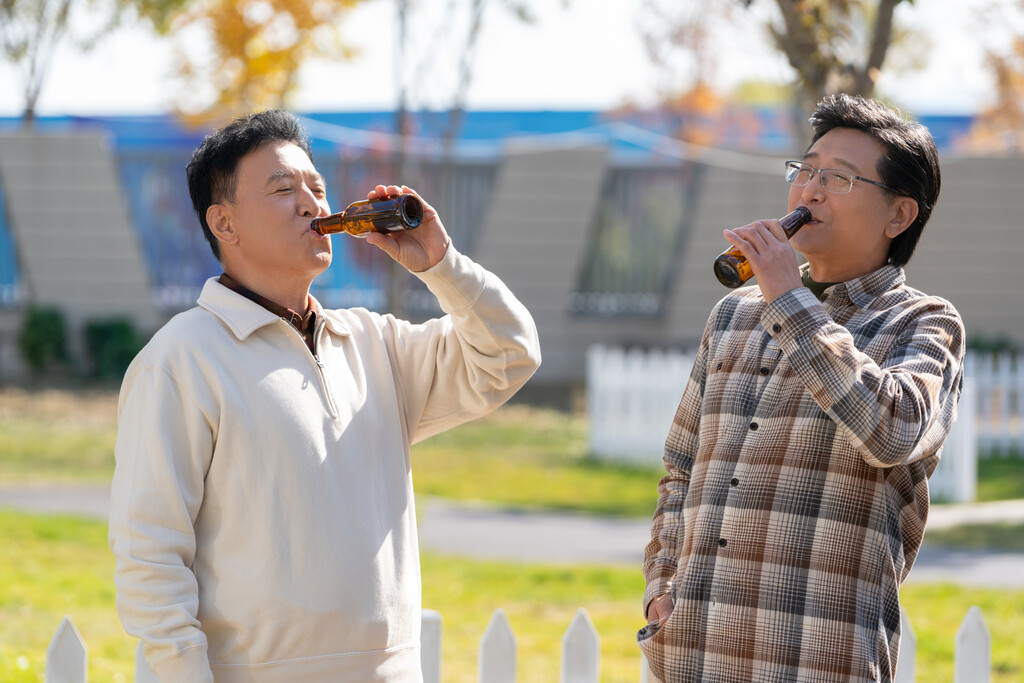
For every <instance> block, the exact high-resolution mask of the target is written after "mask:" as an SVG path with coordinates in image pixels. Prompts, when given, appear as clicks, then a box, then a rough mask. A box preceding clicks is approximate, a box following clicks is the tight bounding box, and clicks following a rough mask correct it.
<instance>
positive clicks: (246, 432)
mask: <svg viewBox="0 0 1024 683" xmlns="http://www.w3.org/2000/svg"><path fill="white" fill-rule="evenodd" d="M419 276H420V277H421V279H422V280H423V281H424V283H426V285H427V286H428V287H429V288H430V290H431V291H432V292H433V293H434V294H435V295H436V296H437V297H438V300H439V301H440V304H441V307H442V309H443V310H444V312H445V313H446V315H445V316H444V317H442V318H439V319H435V320H431V321H428V322H426V323H424V324H421V325H414V324H410V323H408V322H405V321H401V320H397V319H395V318H394V317H392V316H388V315H378V314H375V313H371V312H369V311H366V310H363V309H345V310H327V311H321V312H322V315H321V317H320V323H318V329H317V332H316V334H317V357H314V356H313V354H311V353H310V352H309V350H308V349H307V347H306V346H305V344H304V343H303V341H302V338H301V337H300V335H299V334H298V332H297V331H296V330H295V329H294V328H292V327H291V326H290V325H289V324H288V323H287V322H285V321H284V320H283V319H281V318H278V317H276V316H275V315H273V314H272V313H270V312H269V311H267V310H266V309H264V308H263V307H261V306H259V305H258V304H255V303H253V302H251V301H249V300H248V299H246V298H245V297H242V296H240V295H238V294H236V293H234V292H232V291H230V290H229V289H227V288H225V287H224V286H222V285H221V284H219V283H218V282H217V281H216V279H211V280H209V281H208V282H207V283H206V285H205V287H204V288H203V292H202V295H201V296H200V298H199V302H198V306H197V307H195V308H193V309H190V310H188V311H186V312H184V313H182V314H180V315H178V316H176V317H174V318H173V319H172V320H171V321H170V322H169V323H168V324H167V325H166V326H164V327H163V328H162V329H161V330H160V331H159V332H158V333H157V334H156V335H155V336H154V337H153V339H152V340H151V341H150V342H149V344H147V346H146V347H145V348H144V349H143V350H142V352H141V353H140V354H139V355H138V357H137V358H136V359H135V360H134V362H133V363H132V364H131V366H130V367H129V369H128V371H127V373H126V375H125V379H124V383H123V385H122V388H121V394H120V402H119V408H118V412H119V416H118V425H119V426H118V438H117V446H116V450H115V455H116V460H117V464H116V469H115V473H114V479H113V484H112V491H111V500H112V506H111V517H110V532H109V536H110V538H109V540H110V546H111V549H112V550H113V553H114V555H115V558H116V569H115V576H114V582H115V585H116V588H117V609H118V613H119V615H120V617H121V620H122V622H123V624H124V626H125V629H126V630H127V631H128V633H130V634H132V635H134V636H137V637H139V638H141V639H142V640H143V643H144V652H145V656H146V659H147V661H148V662H149V665H150V667H151V668H152V669H153V671H154V672H155V673H156V674H157V675H158V676H159V677H160V679H161V680H162V681H182V682H187V683H202V682H206V681H214V680H215V681H217V682H218V683H234V682H236V681H238V682H240V681H247V682H253V683H261V682H264V681H267V682H269V681H274V682H279V681H302V682H304V683H313V682H316V681H325V682H326V681H330V682H331V683H342V682H348V681H352V682H358V683H367V682H368V681H403V682H405V681H418V680H420V677H421V675H420V653H419V638H420V633H419V630H420V567H419V548H418V543H417V535H416V517H415V510H414V504H413V488H412V474H411V471H412V470H411V463H410V457H409V446H410V444H411V443H414V442H416V441H419V440H421V439H423V438H426V437H428V436H430V435H432V434H436V433H438V432H440V431H442V430H445V429H448V428H450V427H453V426H455V425H458V424H460V423H463V422H466V421H468V420H471V419H473V418H477V417H480V416H482V415H485V414H487V413H488V412H490V411H492V410H494V409H495V408H496V407H498V406H499V405H501V404H502V403H503V402H505V401H506V400H507V399H508V398H509V397H511V396H512V395H513V394H514V393H515V392H516V390H518V389H519V387H521V386H522V385H523V384H524V383H525V382H526V380H527V379H528V378H529V377H530V376H531V375H532V374H533V372H534V370H535V369H536V368H537V366H538V364H539V362H540V346H539V342H538V338H537V332H536V328H535V326H534V323H533V320H532V318H531V317H530V315H529V313H528V312H527V311H526V309H525V308H524V307H523V306H522V304H521V303H519V301H517V300H516V299H515V297H514V296H513V295H512V294H511V292H509V290H508V289H507V288H506V287H505V286H504V285H503V284H502V283H501V282H500V281H499V280H498V278H497V277H495V276H494V275H493V274H490V273H488V272H487V271H485V270H484V269H483V268H481V267H480V266H479V265H477V264H475V263H473V262H472V261H471V260H470V259H469V258H467V257H466V256H463V255H461V254H459V253H458V252H457V251H456V250H455V249H454V248H452V247H450V248H449V249H448V252H447V254H446V255H445V257H444V259H443V260H442V261H441V262H440V263H438V264H437V265H436V266H434V267H433V268H431V269H430V270H428V271H426V272H424V273H420V274H419ZM317 306H318V308H319V304H317Z"/></svg>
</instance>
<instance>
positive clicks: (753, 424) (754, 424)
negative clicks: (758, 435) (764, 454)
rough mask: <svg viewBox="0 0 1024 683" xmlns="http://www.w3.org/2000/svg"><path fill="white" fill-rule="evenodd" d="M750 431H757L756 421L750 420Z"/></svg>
mask: <svg viewBox="0 0 1024 683" xmlns="http://www.w3.org/2000/svg"><path fill="white" fill-rule="evenodd" d="M750 431H752V432H756V431H757V423H756V422H751V423H750Z"/></svg>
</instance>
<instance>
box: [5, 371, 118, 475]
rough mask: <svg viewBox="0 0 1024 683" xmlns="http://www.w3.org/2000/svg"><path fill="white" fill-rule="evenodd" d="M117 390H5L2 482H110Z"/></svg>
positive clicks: (115, 429) (115, 434) (115, 426)
mask: <svg viewBox="0 0 1024 683" xmlns="http://www.w3.org/2000/svg"><path fill="white" fill-rule="evenodd" d="M116 405H117V394H116V392H114V391H110V390H107V391H101V390H91V391H68V390H48V391H36V392H26V391H21V390H16V389H5V390H3V391H0V483H23V482H28V481H46V482H82V483H98V482H109V481H110V477H111V475H112V473H113V471H114V442H115V441H116V439H117V422H116V419H117V418H116Z"/></svg>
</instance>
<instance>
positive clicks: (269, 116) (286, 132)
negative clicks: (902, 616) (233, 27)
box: [185, 109, 313, 261]
mask: <svg viewBox="0 0 1024 683" xmlns="http://www.w3.org/2000/svg"><path fill="white" fill-rule="evenodd" d="M267 142H290V143H293V144H295V145H297V146H298V147H300V148H301V149H302V151H304V152H305V153H306V155H307V156H308V157H309V158H310V160H312V159H313V153H312V151H311V150H310V144H309V138H308V136H307V135H306V133H305V131H304V130H303V128H302V125H301V124H300V123H299V120H298V119H297V118H295V116H293V115H292V114H289V113H288V112H286V111H281V110H279V109H270V110H267V111H262V112H258V113H255V114H246V115H244V116H240V117H238V118H236V119H235V120H234V121H232V122H231V123H229V124H228V125H226V126H224V127H223V128H221V129H220V130H218V131H216V132H214V133H212V134H211V135H209V136H207V137H206V138H205V139H204V140H203V142H202V143H201V144H200V145H199V147H197V148H196V150H195V151H194V152H193V153H192V159H191V160H190V161H189V162H188V166H187V167H186V169H185V174H186V176H187V177H188V193H189V196H190V197H191V198H192V208H193V209H195V212H196V216H198V217H199V224H200V225H201V226H202V228H203V236H204V237H205V238H206V241H207V242H208V243H209V244H210V249H211V250H213V255H214V256H215V257H217V260H218V261H219V260H220V244H219V243H218V242H217V238H216V237H214V235H213V232H211V231H210V226H209V224H208V223H207V222H206V210H207V209H209V208H210V206H212V205H213V204H220V203H222V202H233V201H234V200H235V190H236V189H237V187H238V164H239V162H240V161H241V160H242V157H244V156H245V155H247V154H249V153H250V152H253V151H255V150H256V148H258V147H259V146H260V145H262V144H264V143H267Z"/></svg>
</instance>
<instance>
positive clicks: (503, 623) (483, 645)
mask: <svg viewBox="0 0 1024 683" xmlns="http://www.w3.org/2000/svg"><path fill="white" fill-rule="evenodd" d="M902 626H903V628H902V631H903V635H902V641H901V643H900V656H899V664H898V665H897V667H896V677H895V681H896V683H914V681H915V675H916V673H915V669H916V662H917V636H916V635H915V634H914V629H913V627H912V626H911V625H910V620H909V619H908V617H907V613H906V612H903V613H902ZM420 646H421V658H420V662H421V667H422V671H423V683H441V615H440V614H438V613H437V612H434V611H432V610H423V628H422V635H421V637H420ZM954 652H955V654H954V662H953V671H954V673H953V683H983V682H985V681H988V680H989V679H990V677H991V672H992V636H991V635H990V633H989V630H988V626H987V625H986V624H985V618H984V617H983V616H982V614H981V610H980V609H979V608H977V607H972V608H971V609H970V610H968V612H967V616H966V617H964V620H963V622H962V623H961V624H960V630H959V631H957V634H956V644H955V650H954ZM478 657H479V659H478V662H479V666H478V669H477V671H478V676H477V680H478V681H479V683H506V682H507V683H514V681H515V680H516V636H515V633H514V632H513V631H512V626H511V625H510V624H509V622H508V618H507V617H506V616H505V612H504V610H501V609H499V610H496V611H495V612H494V615H493V616H492V617H491V621H490V623H489V624H487V628H486V629H485V630H484V633H483V636H482V637H481V638H480V647H479V655H478ZM638 660H639V661H638V668H639V672H638V674H637V680H639V681H640V683H647V680H648V671H647V662H646V661H645V660H644V657H643V654H640V653H639V651H638ZM88 662H89V650H88V648H87V647H86V646H85V642H84V641H83V640H82V637H81V635H79V633H78V629H76V628H75V625H74V622H72V621H71V617H64V619H63V620H62V621H61V623H60V626H59V627H58V628H57V632H56V634H55V635H54V636H53V640H51V641H50V646H49V647H48V648H46V683H85V682H86V677H87V670H88ZM600 671H601V638H600V636H599V635H598V633H597V629H596V628H594V624H593V622H591V620H590V616H589V615H588V614H587V611H586V610H584V609H580V610H578V611H577V612H576V615H575V616H574V617H573V619H572V621H571V622H570V623H569V627H568V628H567V629H566V631H565V635H563V636H562V663H561V671H560V679H559V680H560V681H561V683H597V682H598V680H599V678H600ZM553 679H554V674H552V680H553ZM135 683H159V680H158V679H157V677H156V676H155V675H154V674H153V672H152V671H150V669H149V667H148V666H146V662H145V660H144V659H143V657H142V646H141V643H140V644H139V647H138V648H136V651H135Z"/></svg>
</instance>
